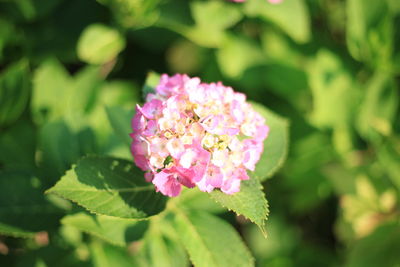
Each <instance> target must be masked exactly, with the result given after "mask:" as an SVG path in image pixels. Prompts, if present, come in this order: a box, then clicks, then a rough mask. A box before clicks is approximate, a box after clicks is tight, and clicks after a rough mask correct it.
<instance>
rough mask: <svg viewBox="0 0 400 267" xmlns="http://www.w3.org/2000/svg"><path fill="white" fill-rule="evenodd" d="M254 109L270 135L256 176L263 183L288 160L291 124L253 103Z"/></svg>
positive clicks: (258, 164)
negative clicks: (260, 116) (261, 117)
mask: <svg viewBox="0 0 400 267" xmlns="http://www.w3.org/2000/svg"><path fill="white" fill-rule="evenodd" d="M252 106H253V108H254V109H255V110H256V111H257V112H259V113H260V114H261V115H262V116H263V117H264V118H265V123H266V124H267V125H268V126H269V134H268V137H267V138H266V140H265V141H264V151H263V153H262V155H261V157H260V160H259V162H258V163H257V164H256V169H255V171H254V175H255V176H256V177H258V178H259V179H260V180H261V181H264V180H265V179H267V178H269V177H271V176H272V175H273V174H274V173H275V172H276V171H277V170H278V169H279V168H280V167H281V166H282V164H283V162H284V161H285V159H286V156H287V153H288V147H289V123H288V121H287V120H285V119H284V118H282V117H280V116H278V115H276V114H274V113H273V112H272V111H270V110H268V109H267V108H266V107H264V106H262V105H260V104H257V103H254V102H252Z"/></svg>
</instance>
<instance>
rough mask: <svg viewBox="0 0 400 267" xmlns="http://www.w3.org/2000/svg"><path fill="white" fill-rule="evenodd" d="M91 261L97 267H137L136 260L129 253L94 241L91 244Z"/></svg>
mask: <svg viewBox="0 0 400 267" xmlns="http://www.w3.org/2000/svg"><path fill="white" fill-rule="evenodd" d="M90 252H91V259H92V261H93V266H95V267H110V266H118V267H132V266H133V267H135V266H138V265H136V264H135V262H134V259H133V258H132V257H131V256H130V255H129V254H128V251H127V250H125V249H122V248H119V247H115V246H111V245H108V244H105V243H101V242H96V241H93V242H92V243H91V244H90Z"/></svg>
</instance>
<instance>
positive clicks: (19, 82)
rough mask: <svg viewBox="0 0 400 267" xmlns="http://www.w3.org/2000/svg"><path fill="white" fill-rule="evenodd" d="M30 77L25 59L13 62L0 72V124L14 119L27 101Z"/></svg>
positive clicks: (5, 123) (8, 122)
mask: <svg viewBox="0 0 400 267" xmlns="http://www.w3.org/2000/svg"><path fill="white" fill-rule="evenodd" d="M29 80H30V77H29V72H28V64H27V62H26V61H20V62H18V63H14V64H13V65H11V66H10V67H8V68H7V69H6V70H4V71H3V72H2V73H1V74H0V125H1V126H3V125H8V124H10V123H13V122H14V121H16V120H17V119H18V118H19V117H20V115H21V114H22V112H23V111H24V110H25V107H26V105H27V103H28V99H29V95H30V82H29Z"/></svg>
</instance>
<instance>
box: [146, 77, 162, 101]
mask: <svg viewBox="0 0 400 267" xmlns="http://www.w3.org/2000/svg"><path fill="white" fill-rule="evenodd" d="M159 82H160V74H158V73H156V72H154V71H150V72H149V73H148V74H147V77H146V81H145V83H144V85H143V88H142V92H143V99H144V100H146V97H147V95H148V94H154V93H155V91H156V87H157V85H158V83H159Z"/></svg>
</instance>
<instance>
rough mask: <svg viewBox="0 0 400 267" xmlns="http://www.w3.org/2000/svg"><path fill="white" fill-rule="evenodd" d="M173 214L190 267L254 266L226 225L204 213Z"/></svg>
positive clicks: (232, 229) (229, 226)
mask: <svg viewBox="0 0 400 267" xmlns="http://www.w3.org/2000/svg"><path fill="white" fill-rule="evenodd" d="M175 211H176V220H175V227H176V229H177V231H178V232H179V236H180V238H181V241H182V243H183V245H184V246H185V248H186V250H187V251H188V253H189V257H190V259H191V261H192V263H193V265H194V266H197V267H203V266H204V267H223V266H227V267H234V266H238V267H245V266H254V259H253V257H252V256H251V254H250V252H249V251H248V249H247V247H246V246H245V245H244V243H243V241H242V240H241V238H240V236H239V235H238V233H237V232H236V231H235V229H234V228H233V227H232V226H231V225H230V224H228V223H227V222H225V221H223V220H221V219H219V218H218V217H215V216H213V215H210V214H207V213H201V212H195V211H190V212H189V211H183V210H178V209H176V210H175Z"/></svg>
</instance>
